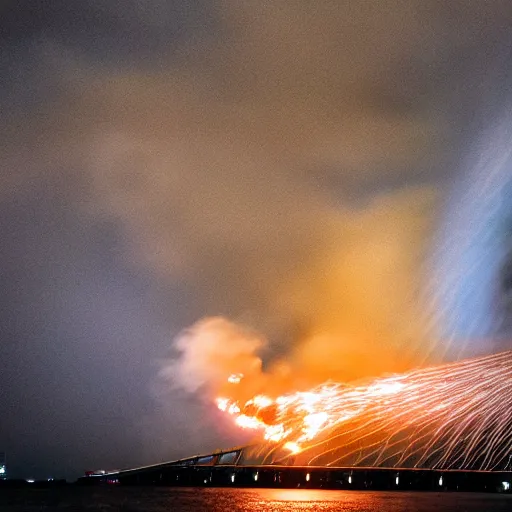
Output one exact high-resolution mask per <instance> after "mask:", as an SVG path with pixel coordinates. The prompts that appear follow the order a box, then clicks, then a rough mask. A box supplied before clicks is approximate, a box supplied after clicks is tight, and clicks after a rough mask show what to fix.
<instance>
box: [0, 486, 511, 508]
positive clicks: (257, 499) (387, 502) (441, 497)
mask: <svg viewBox="0 0 512 512" xmlns="http://www.w3.org/2000/svg"><path fill="white" fill-rule="evenodd" d="M0 510H1V511H8V512H32V511H52V510H59V511H61V510H66V511H69V512H71V511H72V512H82V511H95V510H98V511H102V512H114V511H123V512H163V511H165V512H196V511H202V510H204V511H207V512H210V511H211V512H260V511H261V512H267V511H268V512H270V511H272V512H293V511H300V512H308V511H317V510H318V511H320V512H335V511H336V512H502V511H503V512H504V511H507V512H511V511H512V495H500V494H469V493H422V492H415V493H412V492H373V491H372V492H366V491H321V490H320V491H317V490H314V491H313V490H305V489H301V490H278V489H250V490H249V489H203V488H201V489H194V488H186V489H179V488H168V489H165V488H141V487H131V488H120V487H117V488H74V487H70V488H65V489H53V490H52V489H25V490H2V491H0Z"/></svg>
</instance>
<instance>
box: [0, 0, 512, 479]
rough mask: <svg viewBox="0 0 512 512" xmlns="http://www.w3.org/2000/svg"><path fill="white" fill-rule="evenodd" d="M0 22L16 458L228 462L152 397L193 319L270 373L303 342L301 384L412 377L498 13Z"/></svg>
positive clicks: (8, 351) (19, 11)
mask: <svg viewBox="0 0 512 512" xmlns="http://www.w3.org/2000/svg"><path fill="white" fill-rule="evenodd" d="M1 17H2V19H1V23H2V27H3V30H2V32H1V33H2V36H1V37H2V44H1V60H0V65H1V71H2V83H1V91H2V98H1V99H0V102H1V103H0V104H1V105H2V120H3V122H2V127H1V135H2V137H1V140H0V150H1V156H2V158H1V162H0V169H1V181H0V186H1V188H2V191H1V193H0V200H1V207H2V211H3V215H2V225H1V229H2V234H3V235H4V236H3V237H2V239H3V240H4V241H5V242H4V243H3V244H2V247H3V252H2V268H3V277H2V280H3V283H4V286H3V297H4V299H3V301H2V311H3V313H2V314H3V318H4V321H3V323H2V324H3V325H4V326H11V325H13V323H16V324H19V325H21V326H23V329H21V330H17V329H14V328H12V329H11V328H10V327H9V328H7V327H4V329H7V331H6V332H5V333H4V335H3V337H2V350H3V351H4V352H3V356H4V357H2V358H1V363H2V365H4V366H5V368H7V369H8V370H9V372H10V373H9V375H10V377H9V379H8V382H9V384H8V388H7V389H5V388H4V389H3V393H4V395H5V400H6V401H7V410H11V411H13V412H12V413H11V415H10V419H9V421H8V422H7V423H5V424H4V423H2V424H1V426H2V429H3V431H2V436H3V439H6V441H3V439H2V438H0V447H1V443H2V441H3V442H4V443H7V444H8V446H5V447H4V448H5V450H6V451H7V452H8V453H9V454H10V456H11V458H12V459H16V458H18V459H19V460H22V461H24V462H25V461H28V460H30V458H31V453H32V451H33V450H32V448H33V447H34V446H35V445H36V444H39V446H41V447H44V448H40V450H41V451H40V452H38V453H40V456H41V457H40V458H41V459H46V460H48V453H52V454H53V455H52V456H53V457H54V459H53V460H54V461H55V463H54V467H57V468H64V469H65V470H66V471H76V470H79V469H82V468H83V466H84V465H85V464H86V463H87V464H92V465H98V464H109V465H122V464H124V463H133V462H136V461H139V460H141V461H142V458H144V455H142V454H141V451H142V441H141V439H145V444H146V445H148V446H149V448H148V451H146V453H145V457H146V459H145V460H147V461H150V460H151V458H152V459H153V460H154V459H155V458H158V457H162V458H165V457H171V456H174V455H180V454H185V453H186V451H187V450H188V449H190V450H193V451H196V450H200V449H207V448H208V447H211V446H212V445H214V444H219V445H220V444H226V443H228V442H229V441H228V440H227V438H226V437H221V434H214V433H212V432H211V428H210V425H211V419H212V418H213V416H211V414H212V413H211V411H209V410H208V409H205V408H203V407H202V406H200V405H199V403H198V401H197V400H195V399H194V398H192V397H189V396H186V395H182V394H180V393H179V392H178V391H176V390H169V389H167V388H165V386H164V387H163V389H162V383H157V384H154V383H153V384H152V380H153V377H152V376H154V375H155V374H156V373H157V370H158V368H157V365H156V364H155V361H156V360H158V359H159V358H161V357H163V356H165V355H166V354H167V353H166V344H168V343H169V341H168V340H169V337H170V335H171V333H172V334H176V333H178V332H179V331H180V330H181V329H182V328H184V327H185V326H187V325H189V324H190V323H192V322H194V321H195V320H196V319H198V318H200V317H202V316H204V315H219V314H222V315H227V316H229V317H231V318H234V319H235V320H239V321H242V322H244V323H246V324H249V325H250V326H251V327H253V328H257V329H260V330H261V331H262V332H263V333H264V334H265V335H267V336H269V337H270V339H271V343H270V347H269V349H268V350H269V353H280V354H283V353H286V352H288V351H289V347H290V346H293V345H294V343H293V342H295V341H296V340H300V341H301V342H302V343H303V344H302V345H301V350H299V351H297V352H294V353H293V354H292V355H290V358H291V359H293V360H294V361H295V364H296V365H298V366H299V367H301V365H305V364H306V361H311V360H314V362H316V364H317V366H318V368H321V367H323V366H324V363H323V361H322V360H321V358H318V359H315V357H313V356H314V355H315V354H318V353H325V352H327V353H331V354H332V353H333V351H334V353H335V354H336V357H331V362H332V365H333V367H332V368H329V370H332V372H334V373H337V374H338V375H340V376H342V377H343V376H344V377H347V378H348V377H356V376H360V375H359V374H358V372H359V373H360V369H357V368H356V369H354V368H350V367H348V365H344V364H343V361H344V360H345V359H348V360H349V359H350V357H356V356H357V357H362V358H364V357H365V356H366V355H367V353H368V351H376V350H378V351H379V352H382V357H381V358H380V361H376V363H375V365H374V367H371V368H368V369H366V370H365V371H369V372H378V371H382V370H390V369H394V368H397V367H400V365H401V364H407V363H408V362H410V361H412V360H417V358H418V357H420V358H421V357H425V356H426V353H428V347H429V345H428V342H429V341H430V340H431V339H432V338H433V337H435V336H434V333H435V329H433V328H430V327H428V325H429V318H428V316H427V315H423V314H422V312H423V311H424V310H425V309H426V306H425V305H424V304H423V302H422V298H421V294H420V290H421V289H422V285H423V279H424V275H423V272H424V261H425V259H426V257H427V255H428V247H429V246H428V241H429V238H430V236H431V234H432V229H433V227H434V226H435V222H436V220H437V219H436V216H435V214H434V211H435V210H434V205H435V204H439V203H440V202H442V201H443V200H445V195H444V194H445V191H446V189H449V186H450V183H451V182H452V181H453V178H454V176H455V175H456V174H457V173H458V172H460V171H459V169H458V167H459V165H460V157H459V155H460V154H461V153H463V152H464V151H465V150H466V147H467V146H468V145H469V144H470V141H471V140H473V137H474V135H475V134H476V133H478V131H479V130H480V129H481V127H482V126H485V125H486V124H487V123H488V122H490V121H491V120H492V119H493V117H494V115H495V112H496V111H498V110H499V108H500V106H501V105H502V104H503V102H504V101H505V100H506V99H507V98H506V94H507V93H506V91H507V88H508V86H509V85H510V80H509V76H508V75H507V66H506V63H507V59H508V58H509V48H510V43H511V36H510V34H509V30H508V27H509V26H510V22H511V21H512V12H511V7H510V4H509V2H508V1H503V2H500V1H496V2H492V3H483V2H477V1H474V2H450V3H449V4H446V3H445V2H436V1H432V2H399V1H392V0H390V1H387V2H379V3H377V5H376V3H375V2H357V3H355V2H321V3H306V2H294V1H290V2H276V3H269V4H262V3H261V2H239V1H236V2H234V1H233V2H229V1H225V2H165V1H163V0H162V1H157V0H152V1H135V0H133V1H130V2H123V3H120V2H111V1H107V0H104V1H97V2H78V1H67V2H64V1H62V2H61V1H53V2H45V3H43V2H8V3H7V4H5V5H4V6H3V7H2V11H1ZM333 340H334V341H333ZM337 340H343V342H342V343H341V342H338V341H337ZM352 340H355V343H354V341H352ZM411 340H413V341H411ZM417 340H423V341H425V345H424V346H420V348H418V343H417ZM361 341H364V343H362V342H361ZM355 345H358V346H357V347H355ZM317 349H318V350H317ZM417 352H420V355H419V356H418V355H417ZM354 353H356V355H354ZM397 354H399V356H400V357H397ZM399 359H400V360H399ZM34 380H37V381H38V382H41V383H42V384H44V385H39V386H37V387H32V385H31V383H32V382H33V381H34ZM152 386H153V388H155V387H156V388H158V389H157V390H153V394H155V393H156V394H157V395H158V398H159V400H160V401H157V402H153V401H152V398H151V393H150V388H151V387H152ZM177 410H179V411H180V412H179V414H178V413H176V414H175V413H174V411H177ZM48 411H52V413H51V414H50V413H49V412H48ZM202 416H204V419H203V421H201V417H202ZM51 418H57V419H58V420H59V421H58V422H57V421H56V422H52V421H51ZM215 418H216V417H215ZM220 421H221V420H220V419H219V420H218V421H217V418H216V421H215V422H214V423H216V424H218V422H220ZM31 425H32V426H31ZM36 425H37V426H39V427H40V428H36ZM63 425H67V430H66V435H67V436H69V437H65V439H66V440H68V439H69V441H67V442H65V443H64V442H55V437H54V433H53V429H54V428H57V429H58V428H61V429H62V428H64V427H63ZM190 425H195V426H196V427H195V428H196V430H195V432H194V435H192V434H191V435H190V436H188V442H187V445H186V446H184V445H183V443H180V445H181V446H180V448H177V443H176V437H175V436H181V437H183V436H184V434H185V432H187V430H188V429H189V428H190ZM143 430H144V431H145V432H142V431H143ZM219 430H221V427H219ZM57 432H58V433H59V431H58V430H57ZM60 432H62V431H60ZM207 432H208V433H207ZM20 433H21V434H20ZM59 437H60V436H59V435H57V438H59ZM181 437H180V438H181ZM87 439H92V440H93V441H91V442H89V443H88V442H87V441H86V440H87ZM84 440H85V441H84ZM24 445H26V446H28V447H31V448H29V449H24V448H23V446H24ZM98 447H100V448H98ZM95 450H98V451H101V453H100V454H98V453H96V452H95ZM119 454H123V456H120V455H119ZM123 457H124V458H123ZM139 457H141V458H140V459H139ZM37 459H39V457H37ZM69 459H73V460H72V461H71V462H67V461H68V460H69ZM135 459H136V460H135ZM32 463H33V464H34V468H35V470H39V471H41V468H44V469H46V468H48V467H49V465H44V464H43V462H40V461H39V460H34V459H33V458H32ZM13 464H14V462H13Z"/></svg>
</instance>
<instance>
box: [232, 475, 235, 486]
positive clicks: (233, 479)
mask: <svg viewBox="0 0 512 512" xmlns="http://www.w3.org/2000/svg"><path fill="white" fill-rule="evenodd" d="M231 483H232V484H234V483H235V473H231Z"/></svg>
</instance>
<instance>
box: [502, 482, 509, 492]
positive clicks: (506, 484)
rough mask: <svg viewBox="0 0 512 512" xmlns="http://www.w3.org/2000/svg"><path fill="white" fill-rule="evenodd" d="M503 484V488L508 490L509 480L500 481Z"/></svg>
mask: <svg viewBox="0 0 512 512" xmlns="http://www.w3.org/2000/svg"><path fill="white" fill-rule="evenodd" d="M501 483H502V485H503V490H504V491H508V490H510V482H501Z"/></svg>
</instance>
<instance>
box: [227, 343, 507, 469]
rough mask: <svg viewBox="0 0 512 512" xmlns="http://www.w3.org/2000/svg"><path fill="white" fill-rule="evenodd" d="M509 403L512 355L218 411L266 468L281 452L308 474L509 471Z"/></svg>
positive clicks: (266, 398) (262, 399) (232, 404)
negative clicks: (332, 469)
mask: <svg viewBox="0 0 512 512" xmlns="http://www.w3.org/2000/svg"><path fill="white" fill-rule="evenodd" d="M511 397H512V352H504V353H501V354H497V355H493V356H487V357H482V358H478V359H473V360H467V361H462V362H458V363H453V364H449V365H443V366H438V367H432V368H426V369H421V370H415V371H411V372H408V373H405V374H403V375H393V376H390V377H383V378H380V379H376V380H374V381H373V382H371V383H370V384H368V385H360V386H348V385H344V384H337V383H326V384H324V385H322V386H319V387H316V388H314V389H312V390H310V391H308V392H297V393H291V394H286V395H282V396H279V397H270V396H266V395H257V396H255V397H253V398H252V399H250V400H248V401H247V402H245V403H239V402H237V401H236V400H230V399H229V398H219V399H218V400H217V405H218V407H219V408H220V409H221V410H223V411H225V412H226V413H228V414H230V415H232V416H234V418H235V421H236V423H237V424H238V425H239V426H241V427H242V428H246V429H253V430H255V431H259V432H261V434H262V437H263V439H264V440H265V441H266V443H264V444H263V445H262V447H261V448H260V452H259V454H260V456H261V457H262V458H263V460H264V461H266V462H269V461H270V460H271V459H272V460H273V461H275V458H276V453H278V452H279V453H281V454H282V453H284V454H285V455H280V457H281V459H283V457H284V458H286V457H291V456H292V455H293V456H294V457H295V456H297V457H301V459H300V463H301V464H322V465H347V466H348V465H368V466H389V467H438V468H473V469H496V468H506V469H508V470H510V469H512V468H511V467H508V466H510V465H511V462H512V408H510V399H511ZM286 453H287V454H288V455H286Z"/></svg>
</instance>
